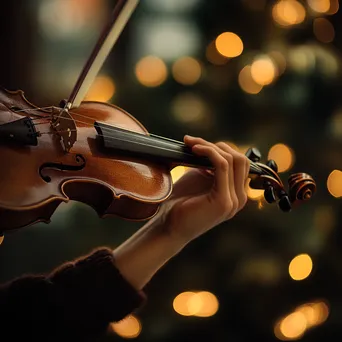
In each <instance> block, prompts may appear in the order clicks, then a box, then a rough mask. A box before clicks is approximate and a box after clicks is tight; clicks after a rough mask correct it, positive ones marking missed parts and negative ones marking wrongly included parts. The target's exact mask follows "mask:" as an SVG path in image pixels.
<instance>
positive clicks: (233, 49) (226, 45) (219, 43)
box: [215, 32, 243, 58]
mask: <svg viewBox="0 0 342 342" xmlns="http://www.w3.org/2000/svg"><path fill="white" fill-rule="evenodd" d="M215 45H216V49H217V51H218V52H219V53H220V54H221V55H222V56H225V57H230V58H234V57H237V56H240V55H241V54H242V51H243V42H242V40H241V38H240V37H239V36H238V35H237V34H235V33H233V32H224V33H221V34H220V35H219V36H218V37H217V38H216V41H215Z"/></svg>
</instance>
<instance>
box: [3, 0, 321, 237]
mask: <svg viewBox="0 0 342 342" xmlns="http://www.w3.org/2000/svg"><path fill="white" fill-rule="evenodd" d="M137 4H138V0H121V1H118V3H117V5H116V7H115V9H114V12H113V15H112V16H111V18H110V21H109V23H108V24H107V25H106V27H105V28H104V30H103V32H102V34H101V36H100V38H99V40H98V42H97V44H96V46H95V47H94V50H93V51H92V54H91V55H90V57H89V59H88V61H87V63H86V64H85V66H84V69H83V70H82V72H81V74H80V76H79V78H78V80H77V82H76V85H75V87H74V89H73V91H72V93H71V95H70V97H69V98H68V99H67V100H63V101H61V103H60V104H59V105H57V106H50V107H44V108H41V107H38V106H35V105H34V104H32V103H30V102H29V100H27V99H26V97H25V95H24V92H23V91H21V90H18V91H9V90H6V89H1V90H0V156H1V160H2V167H1V168H0V188H1V191H0V232H6V231H10V230H15V229H19V228H22V227H26V226H29V225H32V224H35V223H37V222H45V223H48V222H50V218H51V216H52V214H53V213H54V212H55V210H56V209H57V208H58V206H59V205H60V204H61V203H62V202H68V201H70V200H74V201H79V202H82V203H85V204H88V205H90V206H91V207H92V208H94V209H95V211H96V212H97V214H98V215H99V216H100V217H102V218H103V217H107V216H111V215H115V216H118V217H121V218H123V219H127V220H146V219H149V218H151V217H153V216H154V215H155V214H156V213H157V212H158V209H159V207H160V206H161V204H162V203H163V202H164V201H165V200H167V199H168V197H169V196H170V194H171V193H172V187H173V182H172V178H171V173H170V172H171V170H172V168H174V167H175V166H178V165H184V166H189V167H194V168H205V169H212V165H211V163H210V161H209V159H207V158H204V157H200V156H197V155H195V154H193V153H192V151H191V149H190V148H189V147H188V146H186V145H185V144H184V143H182V142H179V141H176V140H173V139H169V138H166V137H161V136H158V135H154V134H150V133H149V132H148V131H147V129H146V128H145V127H144V126H143V124H142V123H140V122H139V121H138V120H137V119H135V118H134V116H132V115H131V114H129V113H128V112H126V111H125V110H124V109H122V108H119V107H117V106H115V105H113V104H109V103H101V102H96V101H84V100H83V99H84V97H85V94H86V92H87V89H89V86H90V84H91V82H92V81H93V79H94V77H95V76H96V74H97V72H98V71H99V69H100V68H101V66H102V64H103V62H104V60H105V59H106V57H107V55H108V54H109V52H110V50H111V49H112V47H113V45H114V43H115V41H116V40H117V39H118V37H119V35H120V32H121V31H122V30H123V28H124V26H125V24H126V23H127V21H128V19H129V17H130V16H131V14H132V13H133V11H134V10H135V8H136V6H137ZM246 155H247V157H248V158H249V159H250V174H249V175H250V178H251V182H250V187H251V188H254V189H263V190H264V197H265V199H266V201H267V202H268V203H273V202H278V206H279V208H280V209H281V210H282V211H284V212H288V211H290V210H291V208H292V207H293V205H294V204H297V203H300V202H303V201H307V200H309V199H310V198H311V197H312V196H313V194H314V193H315V191H316V183H315V181H314V180H313V178H312V177H311V176H310V175H308V174H306V173H295V174H293V175H291V176H290V177H289V179H288V191H286V189H285V185H284V184H283V182H282V180H281V178H280V176H279V175H278V173H277V165H276V163H275V162H274V161H273V160H269V161H267V163H266V164H263V163H261V162H260V160H261V155H260V152H259V151H258V150H257V149H256V148H251V149H249V150H248V151H247V153H246ZM0 235H1V234H0Z"/></svg>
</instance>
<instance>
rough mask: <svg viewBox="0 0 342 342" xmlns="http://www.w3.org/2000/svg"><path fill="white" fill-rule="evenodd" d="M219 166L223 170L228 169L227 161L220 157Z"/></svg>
mask: <svg viewBox="0 0 342 342" xmlns="http://www.w3.org/2000/svg"><path fill="white" fill-rule="evenodd" d="M220 167H221V169H222V170H224V171H228V169H229V162H228V160H227V159H225V158H220Z"/></svg>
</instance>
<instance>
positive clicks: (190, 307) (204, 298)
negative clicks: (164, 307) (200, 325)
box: [173, 291, 219, 317]
mask: <svg viewBox="0 0 342 342" xmlns="http://www.w3.org/2000/svg"><path fill="white" fill-rule="evenodd" d="M218 308H219V302H218V300H217V298H216V296H215V295H214V294H213V293H211V292H208V291H200V292H191V291H187V292H182V293H180V294H179V295H178V296H176V298H175V299H174V300H173V309H174V310H175V311H176V312H177V313H178V314H180V315H182V316H197V317H210V316H213V315H215V314H216V312H217V311H218Z"/></svg>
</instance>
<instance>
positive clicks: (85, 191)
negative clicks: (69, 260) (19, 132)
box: [0, 91, 172, 231]
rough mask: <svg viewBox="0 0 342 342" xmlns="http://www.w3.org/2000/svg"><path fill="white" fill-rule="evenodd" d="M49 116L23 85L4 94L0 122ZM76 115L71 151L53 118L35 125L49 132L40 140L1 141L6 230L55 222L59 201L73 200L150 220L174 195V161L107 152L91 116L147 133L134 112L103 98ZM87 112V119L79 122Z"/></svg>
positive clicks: (0, 226) (1, 227) (0, 208)
mask: <svg viewBox="0 0 342 342" xmlns="http://www.w3.org/2000/svg"><path fill="white" fill-rule="evenodd" d="M26 108H29V109H31V110H30V111H25V109H26ZM19 110H22V111H20V112H19ZM48 114H49V112H47V111H44V110H41V109H39V108H37V107H35V106H34V105H32V104H31V103H30V102H29V101H27V100H26V98H25V97H24V94H23V92H21V91H18V92H8V91H2V92H1V93H0V125H2V124H6V123H9V122H13V121H15V120H18V119H21V118H22V117H30V118H33V119H37V118H38V119H39V117H41V116H44V117H45V116H46V115H48ZM70 116H71V117H72V118H74V119H75V124H76V128H77V141H75V143H74V145H73V146H72V148H71V149H70V151H69V152H67V153H66V152H65V150H64V149H63V147H62V145H61V143H60V137H58V136H57V135H56V134H54V132H53V129H52V128H51V125H50V123H49V122H45V123H44V122H43V123H40V124H39V125H37V127H39V130H40V132H46V133H51V134H42V135H41V136H39V138H38V140H39V143H38V144H37V146H22V145H20V144H12V143H8V144H1V143H0V158H1V165H2V167H1V168H0V188H1V191H0V231H5V230H11V229H17V228H21V227H24V226H28V225H31V224H34V223H37V222H41V221H42V222H49V221H50V217H51V216H52V214H53V213H54V212H55V210H56V209H57V207H58V206H59V204H60V203H62V202H68V201H70V200H74V201H79V202H83V203H86V204H88V205H90V206H91V207H92V208H94V209H95V211H96V212H97V213H98V215H99V216H100V217H105V216H108V215H117V216H119V217H122V218H125V219H129V220H145V219H148V218H150V217H152V216H153V215H155V214H156V212H157V211H158V208H159V206H160V203H162V202H163V201H164V200H165V199H167V198H168V196H169V195H170V194H171V192H172V178H171V175H170V165H167V164H166V163H165V164H164V163H158V162H152V161H150V162H149V161H146V160H143V161H142V160H140V159H139V158H133V157H129V156H124V155H122V154H120V155H116V154H115V153H113V152H112V151H111V152H110V153H108V152H106V151H105V150H103V149H102V148H101V146H100V144H99V142H98V141H97V139H96V136H97V134H96V130H95V128H94V127H93V125H91V124H90V122H89V119H90V118H92V120H93V122H92V124H94V123H95V122H96V121H101V122H104V123H106V124H109V125H117V126H120V127H123V128H125V129H127V130H132V131H135V132H139V133H140V134H142V135H148V132H147V130H146V129H145V127H143V125H142V124H141V123H140V122H138V121H137V120H136V119H135V118H134V117H133V116H131V115H130V114H129V113H127V112H125V111H124V110H122V109H120V108H118V107H116V106H113V105H111V104H107V103H100V102H83V103H82V104H81V106H79V107H78V108H75V109H73V110H72V113H70ZM82 116H86V117H87V124H84V123H82V122H80V121H81V120H78V119H79V117H82ZM42 120H44V119H42ZM45 121H46V120H45ZM88 124H89V125H88Z"/></svg>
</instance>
